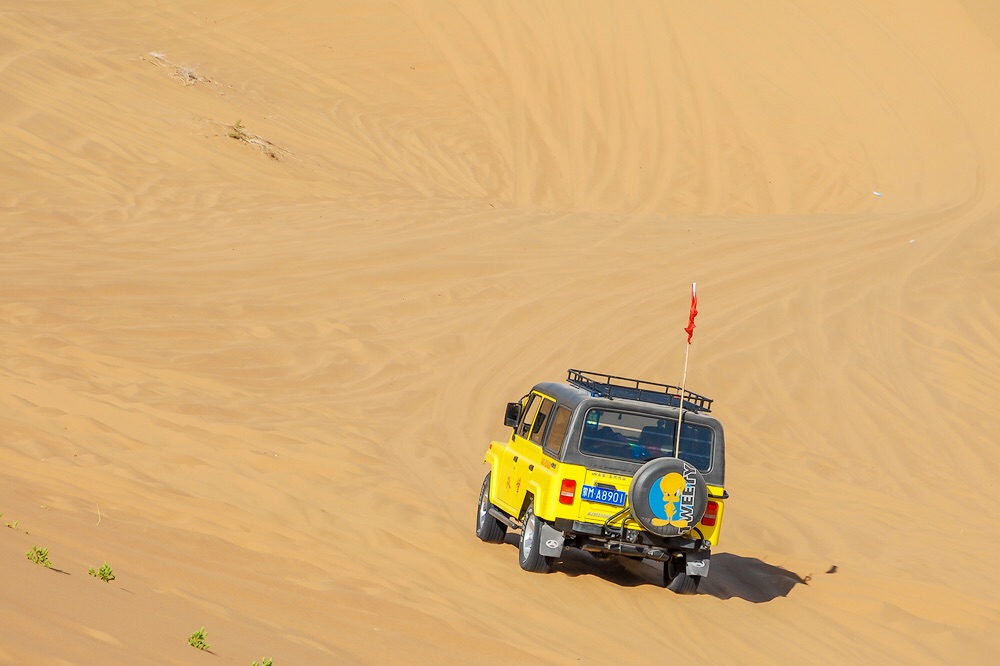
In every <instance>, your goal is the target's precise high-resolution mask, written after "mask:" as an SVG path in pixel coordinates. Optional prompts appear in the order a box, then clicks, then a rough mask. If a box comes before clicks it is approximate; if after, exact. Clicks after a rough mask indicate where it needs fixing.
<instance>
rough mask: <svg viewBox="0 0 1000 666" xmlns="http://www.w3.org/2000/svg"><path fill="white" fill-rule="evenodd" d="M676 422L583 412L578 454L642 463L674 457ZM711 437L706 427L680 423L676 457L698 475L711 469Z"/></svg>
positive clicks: (612, 412)
mask: <svg viewBox="0 0 1000 666" xmlns="http://www.w3.org/2000/svg"><path fill="white" fill-rule="evenodd" d="M676 436H677V420H676V419H665V418H659V417H656V416H650V415H648V414H634V413H630V412H619V411H616V410H609V409H591V410H589V411H588V412H587V418H586V422H585V424H584V427H583V438H582V439H581V440H580V451H581V452H582V453H587V454H589V455H592V456H600V457H602V458H612V459H614V460H629V461H638V462H644V461H646V460H652V459H653V458H662V457H664V456H674V455H675V452H674V446H675V444H676ZM713 439H714V433H713V432H712V429H711V428H709V427H708V426H704V425H700V424H697V423H688V422H686V421H682V422H681V441H680V451H679V452H677V454H676V457H677V458H680V459H681V460H686V461H687V462H689V463H691V464H692V465H694V466H695V467H696V468H697V469H698V471H701V472H707V471H709V470H710V469H711V468H712V443H713Z"/></svg>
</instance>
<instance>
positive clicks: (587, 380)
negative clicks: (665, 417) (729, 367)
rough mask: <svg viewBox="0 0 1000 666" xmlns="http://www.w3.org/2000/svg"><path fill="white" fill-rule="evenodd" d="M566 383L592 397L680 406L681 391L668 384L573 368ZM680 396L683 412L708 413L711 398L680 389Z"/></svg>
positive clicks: (568, 372) (677, 387)
mask: <svg viewBox="0 0 1000 666" xmlns="http://www.w3.org/2000/svg"><path fill="white" fill-rule="evenodd" d="M566 381H567V382H569V383H570V384H572V385H573V386H578V387H580V388H582V389H585V390H587V391H590V393H591V395H594V396H600V397H604V398H625V399H628V400H639V401H641V402H653V403H656V404H658V405H667V406H669V407H679V406H680V404H681V388H680V387H679V386H672V385H670V384H660V383H659V382H647V381H644V380H642V379H630V378H629V377H617V376H615V375H605V374H602V373H599V372H588V371H585V370H574V369H573V368H570V369H569V370H568V371H567V377H566ZM683 392H684V409H687V410H690V411H692V412H710V411H712V399H711V398H706V397H705V396H703V395H698V394H697V393H692V392H691V391H688V390H687V389H683Z"/></svg>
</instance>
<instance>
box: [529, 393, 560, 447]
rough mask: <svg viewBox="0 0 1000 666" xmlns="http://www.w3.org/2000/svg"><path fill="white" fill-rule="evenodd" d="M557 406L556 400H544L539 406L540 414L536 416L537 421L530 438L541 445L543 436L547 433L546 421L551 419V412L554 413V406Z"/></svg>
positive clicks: (532, 427)
mask: <svg viewBox="0 0 1000 666" xmlns="http://www.w3.org/2000/svg"><path fill="white" fill-rule="evenodd" d="M555 406H556V403H555V401H554V400H548V399H546V400H542V404H541V406H539V408H538V414H537V415H536V416H535V423H534V424H533V425H532V426H531V437H529V438H528V439H530V440H531V441H532V442H534V443H535V444H538V445H541V443H542V436H543V435H544V434H545V425H546V421H548V420H549V414H551V413H552V408H553V407H555Z"/></svg>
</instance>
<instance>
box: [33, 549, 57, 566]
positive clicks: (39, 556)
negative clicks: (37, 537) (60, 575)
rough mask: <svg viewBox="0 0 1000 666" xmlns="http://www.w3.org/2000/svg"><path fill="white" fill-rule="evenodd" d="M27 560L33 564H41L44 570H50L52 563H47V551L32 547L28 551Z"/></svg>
mask: <svg viewBox="0 0 1000 666" xmlns="http://www.w3.org/2000/svg"><path fill="white" fill-rule="evenodd" d="M28 559H29V560H31V561H32V562H34V563H35V564H41V565H42V566H43V567H45V568H46V569H51V568H52V562H50V561H49V549H48V548H39V547H38V546H32V547H31V550H29V551H28Z"/></svg>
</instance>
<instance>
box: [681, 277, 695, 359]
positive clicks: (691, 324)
mask: <svg viewBox="0 0 1000 666" xmlns="http://www.w3.org/2000/svg"><path fill="white" fill-rule="evenodd" d="M697 285H698V283H697V282H692V283H691V315H690V316H689V317H688V325H687V328H685V329H684V330H685V331H686V332H687V334H688V344H691V336H692V335H694V318H695V317H696V316H697V315H698V292H697V291H695V287H696V286H697Z"/></svg>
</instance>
